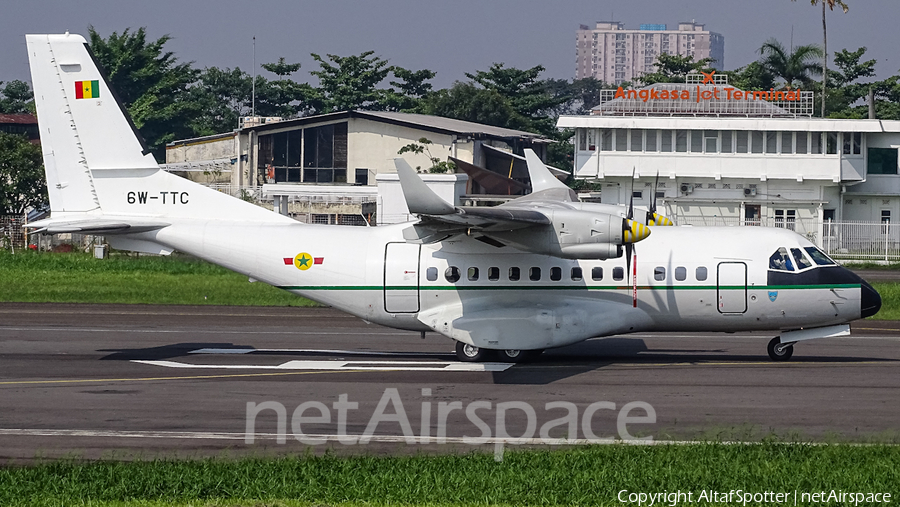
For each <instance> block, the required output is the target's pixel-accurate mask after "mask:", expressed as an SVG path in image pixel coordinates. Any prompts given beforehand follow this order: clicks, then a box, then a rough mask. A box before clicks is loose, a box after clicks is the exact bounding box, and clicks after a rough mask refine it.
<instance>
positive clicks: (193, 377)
mask: <svg viewBox="0 0 900 507" xmlns="http://www.w3.org/2000/svg"><path fill="white" fill-rule="evenodd" d="M363 372H367V373H371V371H369V370H324V371H288V372H278V373H236V374H231V375H188V376H180V377H138V378H96V379H93V378H92V379H61V380H9V381H2V382H0V386H2V385H25V384H85V383H101V382H148V381H153V380H198V379H215V378H238V377H275V376H284V375H315V374H318V373H363Z"/></svg>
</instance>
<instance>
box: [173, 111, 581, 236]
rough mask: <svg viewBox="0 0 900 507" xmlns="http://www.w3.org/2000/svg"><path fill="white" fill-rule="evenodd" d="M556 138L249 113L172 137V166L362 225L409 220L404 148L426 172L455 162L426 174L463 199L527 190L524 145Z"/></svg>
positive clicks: (316, 217)
mask: <svg viewBox="0 0 900 507" xmlns="http://www.w3.org/2000/svg"><path fill="white" fill-rule="evenodd" d="M423 138H425V139H427V140H428V141H429V142H430V144H424V143H421V139H423ZM550 142H551V141H550V140H549V139H546V138H544V137H543V136H541V135H539V134H534V133H530V132H523V131H519V130H511V129H505V128H500V127H494V126H490V125H482V124H478V123H472V122H467V121H462V120H456V119H452V118H442V117H438V116H429V115H421V114H409V113H399V112H386V111H359V110H354V111H344V112H338V113H331V114H323V115H317V116H309V117H304V118H297V119H292V120H282V119H280V118H247V119H245V121H244V124H243V125H242V127H241V128H239V129H237V130H235V131H234V132H228V133H223V134H218V135H214V136H208V137H201V138H194V139H184V140H179V141H175V142H173V143H170V144H169V145H167V146H166V164H165V168H166V169H167V170H169V171H171V172H174V173H177V174H179V175H182V176H185V177H188V178H189V179H192V180H194V181H198V182H200V183H204V184H206V185H209V186H212V187H214V188H218V189H220V190H222V191H225V192H229V193H231V194H233V195H235V196H238V197H243V198H249V199H254V200H257V201H260V200H261V201H266V202H272V204H273V206H274V208H275V209H276V210H278V211H280V212H282V213H285V214H291V215H294V216H295V217H296V218H299V219H301V220H303V221H308V222H322V223H353V224H356V223H361V222H360V220H361V218H362V217H366V221H368V218H370V217H371V216H372V214H373V213H376V209H377V216H378V217H379V218H378V220H377V222H378V223H391V222H396V221H405V220H407V219H408V218H409V215H408V211H407V210H406V203H405V202H404V201H403V199H399V201H398V199H397V198H396V196H397V195H400V194H397V192H396V191H395V190H397V189H399V180H397V178H396V170H395V168H394V158H396V157H399V156H401V155H399V154H398V152H399V151H400V150H401V148H403V147H404V146H408V145H410V144H414V143H415V144H419V145H420V146H422V147H423V148H424V149H423V151H422V153H414V152H406V153H404V154H403V155H402V156H403V158H404V159H406V161H407V162H409V163H410V165H412V166H413V167H418V168H420V170H421V171H422V172H428V169H429V168H431V166H432V161H431V158H437V159H439V160H441V161H445V160H448V158H449V159H450V160H452V161H453V162H454V163H455V165H456V167H457V168H458V169H459V170H458V171H457V174H428V175H426V179H427V181H428V183H429V184H431V185H433V186H435V187H436V189H437V191H438V193H439V194H442V195H443V193H444V192H449V193H448V194H447V195H448V196H450V197H452V198H453V202H456V203H457V204H459V202H460V198H461V197H463V196H465V197H464V198H465V202H470V201H479V200H481V199H482V197H481V196H484V195H485V194H506V195H509V194H514V195H515V194H522V193H524V192H525V191H526V189H527V188H528V186H527V182H528V170H527V167H526V165H525V160H524V158H523V157H522V154H523V151H524V149H525V148H530V149H533V150H534V151H535V152H536V153H537V154H538V156H539V157H541V158H542V159H543V158H544V156H545V154H546V147H547V145H548V144H549V143H550ZM560 173H563V172H562V171H560ZM392 187H397V189H392ZM453 196H455V197H453ZM401 197H402V195H401ZM362 223H365V222H362Z"/></svg>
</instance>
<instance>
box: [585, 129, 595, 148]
mask: <svg viewBox="0 0 900 507" xmlns="http://www.w3.org/2000/svg"><path fill="white" fill-rule="evenodd" d="M595 136H596V133H595V131H594V129H589V130H588V131H587V148H588V151H594V150H596V149H597V141H595V140H594V137H595Z"/></svg>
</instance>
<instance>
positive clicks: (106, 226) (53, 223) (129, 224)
mask: <svg viewBox="0 0 900 507" xmlns="http://www.w3.org/2000/svg"><path fill="white" fill-rule="evenodd" d="M169 225H171V224H169V223H167V222H157V221H149V220H134V219H130V218H129V219H122V220H116V219H114V218H111V217H104V218H91V219H79V220H64V219H62V220H60V219H53V218H49V219H47V220H40V221H38V222H32V223H30V224H28V225H26V226H25V227H26V228H28V229H34V230H33V231H32V233H37V232H46V233H48V234H62V233H71V232H77V233H81V234H134V233H138V232H147V231H154V230H157V229H162V228H163V227H168V226H169Z"/></svg>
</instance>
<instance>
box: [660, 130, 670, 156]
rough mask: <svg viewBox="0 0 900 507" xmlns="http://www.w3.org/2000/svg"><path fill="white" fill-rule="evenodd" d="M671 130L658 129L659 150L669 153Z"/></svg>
mask: <svg viewBox="0 0 900 507" xmlns="http://www.w3.org/2000/svg"><path fill="white" fill-rule="evenodd" d="M672 132H673V131H672V130H662V131H660V138H659V151H662V152H665V153H669V152H671V151H672Z"/></svg>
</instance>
